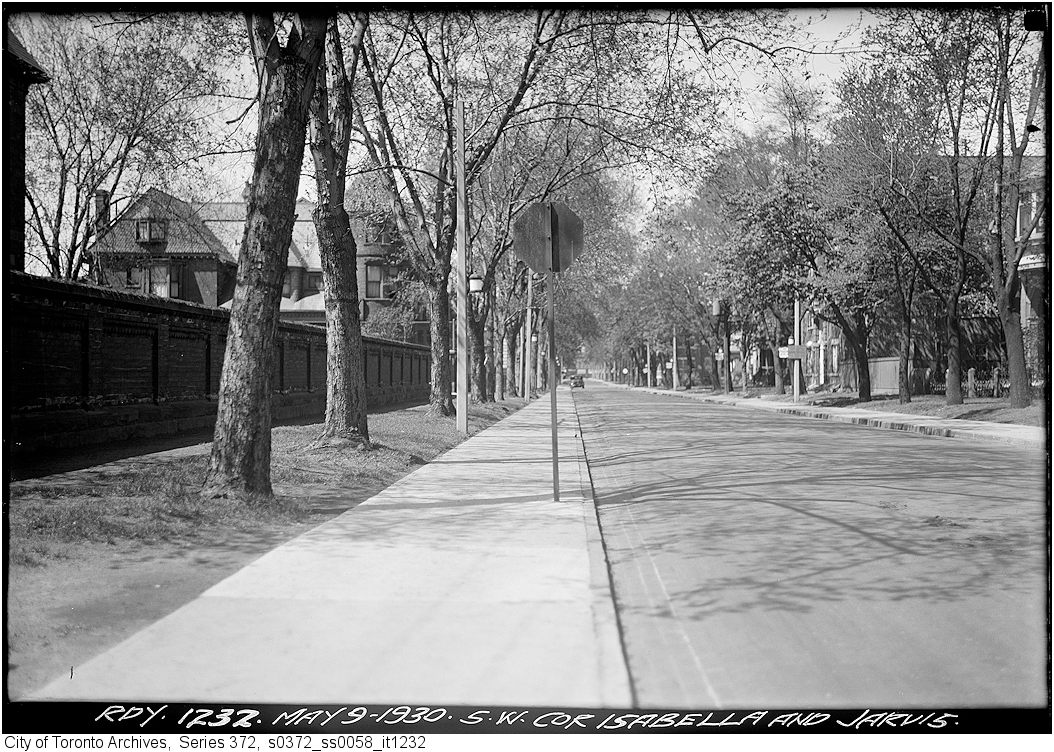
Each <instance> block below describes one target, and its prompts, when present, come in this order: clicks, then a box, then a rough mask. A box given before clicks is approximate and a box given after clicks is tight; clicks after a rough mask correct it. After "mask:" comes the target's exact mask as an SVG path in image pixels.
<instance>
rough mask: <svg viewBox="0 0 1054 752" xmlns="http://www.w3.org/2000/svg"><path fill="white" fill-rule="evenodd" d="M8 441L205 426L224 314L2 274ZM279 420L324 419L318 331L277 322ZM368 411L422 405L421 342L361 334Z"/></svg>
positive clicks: (20, 448)
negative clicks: (374, 337)
mask: <svg viewBox="0 0 1054 752" xmlns="http://www.w3.org/2000/svg"><path fill="white" fill-rule="evenodd" d="M4 292H5V306H4V314H5V316H4V329H5V333H4V404H5V413H6V416H7V425H6V426H5V444H7V447H8V451H9V452H10V453H12V454H14V455H16V456H17V455H19V454H24V453H27V452H35V451H41V450H45V449H47V448H56V449H58V448H69V447H78V446H87V445H92V444H100V443H106V442H111V441H118V440H127V439H136V438H146V437H159V436H171V435H177V434H181V433H189V432H194V431H203V430H207V429H210V428H211V427H212V425H213V424H214V423H215V418H216V393H217V391H218V389H219V381H220V371H221V368H222V365H223V356H224V352H225V349H226V341H227V325H228V322H229V313H228V312H227V311H225V310H223V309H219V308H211V307H208V306H201V305H197V304H194V303H186V302H182V301H174V300H163V299H158V298H148V297H144V296H140V295H132V294H128V293H123V292H117V291H115V290H109V289H105V288H98V287H93V286H90V285H84V284H78V283H72V282H63V281H58V280H53V279H45V278H40V277H33V276H30V275H25V274H19V273H10V274H9V275H8V276H7V278H6V280H5V290H4ZM278 339H279V342H278V352H277V356H276V358H275V362H274V365H273V368H274V382H273V383H274V385H275V392H274V397H273V398H272V410H273V413H274V417H275V420H276V421H288V420H294V419H304V418H312V417H321V416H322V415H323V414H324V411H325V400H326V333H325V330H324V329H323V328H321V327H318V326H311V325H308V324H294V323H281V324H279V328H278ZM364 344H365V350H366V353H365V355H366V358H365V364H364V368H365V376H366V388H367V394H368V404H369V406H370V407H371V408H377V407H381V406H385V405H395V404H421V403H424V402H426V401H427V400H428V379H429V372H430V367H431V365H430V354H429V350H428V348H427V347H423V346H420V345H411V344H405V343H402V342H390V341H387V340H379V339H373V338H364Z"/></svg>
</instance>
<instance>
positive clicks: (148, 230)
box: [135, 217, 168, 243]
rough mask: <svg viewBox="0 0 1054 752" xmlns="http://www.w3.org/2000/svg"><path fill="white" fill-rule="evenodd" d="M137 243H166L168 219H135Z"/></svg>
mask: <svg viewBox="0 0 1054 752" xmlns="http://www.w3.org/2000/svg"><path fill="white" fill-rule="evenodd" d="M135 240H136V242H137V243H164V242H165V241H166V240H168V220H167V219H153V218H149V217H145V218H143V219H137V220H136V221H135Z"/></svg>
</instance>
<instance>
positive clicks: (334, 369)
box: [314, 176, 370, 446]
mask: <svg viewBox="0 0 1054 752" xmlns="http://www.w3.org/2000/svg"><path fill="white" fill-rule="evenodd" d="M341 179H343V176H342V178H341ZM314 217H315V229H316V231H317V233H318V241H319V248H320V250H321V253H322V279H323V290H322V295H323V298H324V301H325V305H326V423H325V427H324V428H323V431H322V435H321V436H320V437H319V438H320V439H349V440H359V441H362V442H364V443H365V444H366V445H367V446H368V445H369V441H370V432H369V427H368V425H367V417H366V375H365V370H364V367H363V364H364V353H363V347H362V328H361V322H360V321H359V288H358V278H357V277H358V275H357V273H356V269H355V264H356V261H355V256H356V248H355V239H354V238H353V237H352V234H351V223H350V221H349V219H348V214H347V212H346V211H345V210H344V207H343V206H340V205H337V206H331V205H329V202H328V200H327V199H325V198H324V197H323V195H322V193H321V192H320V193H319V202H318V205H317V206H316V207H315V212H314Z"/></svg>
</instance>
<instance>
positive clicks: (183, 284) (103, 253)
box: [89, 188, 395, 325]
mask: <svg viewBox="0 0 1054 752" xmlns="http://www.w3.org/2000/svg"><path fill="white" fill-rule="evenodd" d="M313 210H314V204H313V203H311V202H309V201H304V200H300V201H297V204H296V220H295V222H294V223H293V237H292V240H291V242H290V244H289V257H288V262H287V267H286V272H285V277H284V280H283V289H282V302H281V309H280V317H281V318H282V320H284V321H297V322H301V323H306V324H316V325H324V324H325V322H326V310H325V304H324V302H323V295H322V261H321V256H320V253H319V246H318V236H317V235H316V233H315V226H314V222H313V220H312V216H311V213H312V211H313ZM246 211H247V204H246V201H244V200H243V201H216V202H208V203H200V204H191V203H188V202H185V201H181V200H180V199H178V198H176V197H174V196H171V195H169V194H167V193H165V192H164V191H161V190H158V189H157V188H151V189H149V190H148V191H146V193H144V194H142V195H140V196H138V197H136V198H135V199H134V200H133V201H131V203H130V204H129V205H128V206H127V207H126V208H125V209H124V210H123V211H122V212H121V213H120V214H119V215H117V216H116V217H115V218H113V219H111V218H110V216H109V197H108V195H106V194H105V192H100V193H99V195H97V197H96V217H97V221H98V226H99V229H98V234H97V236H96V239H95V241H94V243H93V245H92V246H91V247H90V249H89V251H90V252H91V254H92V256H93V259H94V261H95V265H96V270H97V274H96V276H97V279H98V280H99V281H100V282H101V283H102V284H104V285H106V286H108V287H112V288H114V289H118V290H124V291H128V292H136V293H140V294H143V295H151V296H155V297H161V298H172V299H178V300H186V301H191V302H194V303H201V304H204V305H209V306H223V307H229V306H230V301H231V298H232V297H233V295H234V283H235V279H236V273H237V257H238V251H239V248H240V245H241V241H242V235H243V234H244V232H245V217H246ZM351 224H352V228H351V229H352V233H353V235H354V237H355V239H356V241H357V246H358V253H357V259H358V268H357V276H358V288H359V289H358V293H359V301H360V306H361V314H362V317H363V319H364V320H365V319H366V318H367V317H368V316H369V314H370V310H371V308H372V309H376V308H377V307H379V306H387V305H390V304H391V302H392V297H393V296H394V294H395V273H394V268H393V265H392V263H391V261H390V257H391V255H392V250H393V245H392V231H391V228H390V227H389V226H388V225H387V224H386V223H384V222H383V221H379V220H378V219H377V218H376V215H375V214H370V215H364V214H362V213H355V214H352V216H351Z"/></svg>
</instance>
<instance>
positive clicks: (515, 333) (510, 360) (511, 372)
mask: <svg viewBox="0 0 1054 752" xmlns="http://www.w3.org/2000/svg"><path fill="white" fill-rule="evenodd" d="M519 335H520V327H519V326H515V327H514V326H512V325H511V324H506V325H505V336H504V337H503V338H502V341H501V347H502V352H503V357H502V360H503V361H504V364H505V395H506V396H507V397H518V396H520V390H519V388H518V387H517V383H518V380H517V378H516V360H517V358H516V353H517V351H518V350H519V348H518V347H516V343H517V342H519V341H520V336H519ZM503 399H504V397H503Z"/></svg>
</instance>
